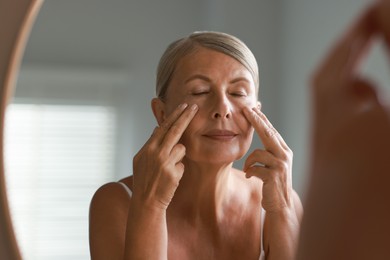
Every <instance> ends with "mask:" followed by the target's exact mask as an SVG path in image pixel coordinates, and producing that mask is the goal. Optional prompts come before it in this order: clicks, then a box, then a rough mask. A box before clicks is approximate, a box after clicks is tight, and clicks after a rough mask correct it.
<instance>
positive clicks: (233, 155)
mask: <svg viewBox="0 0 390 260" xmlns="http://www.w3.org/2000/svg"><path fill="white" fill-rule="evenodd" d="M245 153H246V152H229V151H226V150H225V151H213V152H211V151H205V152H202V153H196V154H193V153H190V152H189V153H187V155H186V157H187V158H188V159H189V160H191V161H193V162H198V163H205V164H216V165H217V164H219V165H226V164H230V163H233V162H235V161H237V160H239V159H241V158H242V157H244V155H245Z"/></svg>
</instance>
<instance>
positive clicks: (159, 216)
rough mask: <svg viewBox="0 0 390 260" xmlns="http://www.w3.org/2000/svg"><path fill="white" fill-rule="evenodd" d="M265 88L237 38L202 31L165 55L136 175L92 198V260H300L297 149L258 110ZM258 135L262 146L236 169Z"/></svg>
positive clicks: (252, 57) (181, 40)
mask: <svg viewBox="0 0 390 260" xmlns="http://www.w3.org/2000/svg"><path fill="white" fill-rule="evenodd" d="M258 87H259V79H258V68H257V63H256V60H255V58H254V56H253V54H252V53H251V51H250V50H249V49H248V48H247V46H246V45H245V44H244V43H243V42H241V41H240V40H239V39H237V38H236V37H233V36H231V35H228V34H224V33H218V32H195V33H193V34H191V35H189V36H188V37H185V38H183V39H180V40H177V41H175V42H174V43H172V44H171V45H170V46H169V47H168V48H167V50H166V51H165V53H164V55H163V56H162V58H161V60H160V63H159V66H158V73H157V86H156V92H157V97H156V98H154V99H153V100H152V102H151V105H152V110H153V113H154V115H155V117H156V120H157V122H158V125H159V127H156V129H155V130H154V132H153V134H152V136H151V137H150V139H149V140H148V141H147V142H146V144H145V145H144V146H143V148H142V149H141V150H140V151H139V152H138V154H137V155H136V156H135V157H134V161H133V174H134V175H133V176H130V177H127V178H125V179H123V180H121V181H119V182H116V183H109V184H106V185H104V186H103V187H101V188H100V189H99V190H98V191H97V192H96V194H95V196H94V197H93V199H92V202H91V209H90V246H91V256H92V259H180V260H182V259H259V258H260V259H264V257H265V259H284V260H286V259H293V257H294V254H295V250H296V246H297V237H298V231H299V225H300V219H301V215H302V206H301V203H300V200H299V198H298V196H297V194H296V193H295V192H294V190H293V189H292V183H291V165H292V152H291V150H290V149H289V147H288V146H287V145H286V143H285V142H284V140H283V139H282V137H281V136H280V134H279V133H278V132H277V131H276V130H275V129H274V128H273V127H272V125H271V123H270V122H269V121H268V120H267V118H266V117H265V115H264V114H263V113H262V112H261V111H260V102H258V101H257V96H258ZM254 130H256V132H257V134H258V135H259V137H260V139H261V140H262V142H263V144H264V148H265V149H264V150H260V149H258V150H255V151H254V152H253V153H251V154H250V155H249V157H248V158H247V160H246V162H245V165H244V169H243V170H238V169H234V168H233V167H232V165H233V162H234V161H236V160H238V159H240V158H242V157H243V156H244V155H245V154H246V152H247V151H248V149H249V147H250V144H251V142H252V137H253V133H254ZM265 212H266V214H265ZM263 221H264V225H263V224H262V222H263Z"/></svg>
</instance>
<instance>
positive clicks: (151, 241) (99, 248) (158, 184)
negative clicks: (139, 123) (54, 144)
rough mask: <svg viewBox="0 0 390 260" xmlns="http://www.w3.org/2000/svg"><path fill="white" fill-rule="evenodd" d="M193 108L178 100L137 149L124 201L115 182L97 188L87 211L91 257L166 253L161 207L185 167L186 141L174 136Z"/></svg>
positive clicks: (149, 256)
mask: <svg viewBox="0 0 390 260" xmlns="http://www.w3.org/2000/svg"><path fill="white" fill-rule="evenodd" d="M196 112H197V106H195V105H193V106H191V107H189V108H187V105H186V104H183V105H181V106H179V107H178V108H177V109H176V110H175V111H173V112H172V114H171V115H170V116H169V117H167V119H166V120H165V121H164V122H162V123H161V126H160V127H157V128H156V129H155V131H154V132H153V135H152V136H151V137H150V138H149V140H148V141H147V142H146V144H145V145H144V146H143V147H142V148H141V150H140V151H139V152H138V153H137V154H136V156H135V157H134V160H133V172H134V176H133V185H132V193H133V194H132V197H131V198H128V200H127V201H125V202H123V201H124V200H123V199H121V197H120V196H121V195H120V191H118V185H120V184H117V186H114V184H109V185H106V186H103V187H102V188H101V189H99V190H98V191H97V192H96V194H95V196H94V198H93V200H92V203H91V216H90V223H91V232H90V241H91V255H92V258H93V259H94V260H95V259H113V260H114V259H118V260H119V259H137V260H142V259H145V260H148V259H167V257H168V235H167V223H166V210H167V207H168V206H169V204H170V202H171V199H172V198H173V195H174V193H175V191H176V188H177V187H178V185H179V181H180V179H181V177H182V176H183V172H184V165H183V164H182V163H181V160H182V159H183V157H184V155H185V147H184V146H183V145H182V144H179V143H178V142H179V140H180V137H181V136H182V134H183V132H184V131H185V129H186V128H187V126H188V124H189V123H190V122H191V120H192V118H193V117H194V116H195V114H196ZM120 188H121V189H122V190H124V189H123V187H120ZM127 196H128V195H127Z"/></svg>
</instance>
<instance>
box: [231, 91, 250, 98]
mask: <svg viewBox="0 0 390 260" xmlns="http://www.w3.org/2000/svg"><path fill="white" fill-rule="evenodd" d="M230 95H231V96H233V97H246V96H247V94H246V93H245V92H244V91H235V92H231V93H230Z"/></svg>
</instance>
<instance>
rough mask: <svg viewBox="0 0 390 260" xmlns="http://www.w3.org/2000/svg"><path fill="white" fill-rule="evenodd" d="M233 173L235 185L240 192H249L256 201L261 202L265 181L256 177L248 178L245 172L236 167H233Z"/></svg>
mask: <svg viewBox="0 0 390 260" xmlns="http://www.w3.org/2000/svg"><path fill="white" fill-rule="evenodd" d="M232 174H233V176H234V177H235V178H234V186H235V187H236V188H237V189H238V191H239V193H241V194H242V193H245V192H247V195H248V196H250V197H251V199H252V200H254V201H253V202H254V203H261V197H262V190H263V181H262V180H261V179H259V178H256V177H251V178H247V177H246V176H245V172H243V171H241V170H239V169H235V168H233V169H232Z"/></svg>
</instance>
